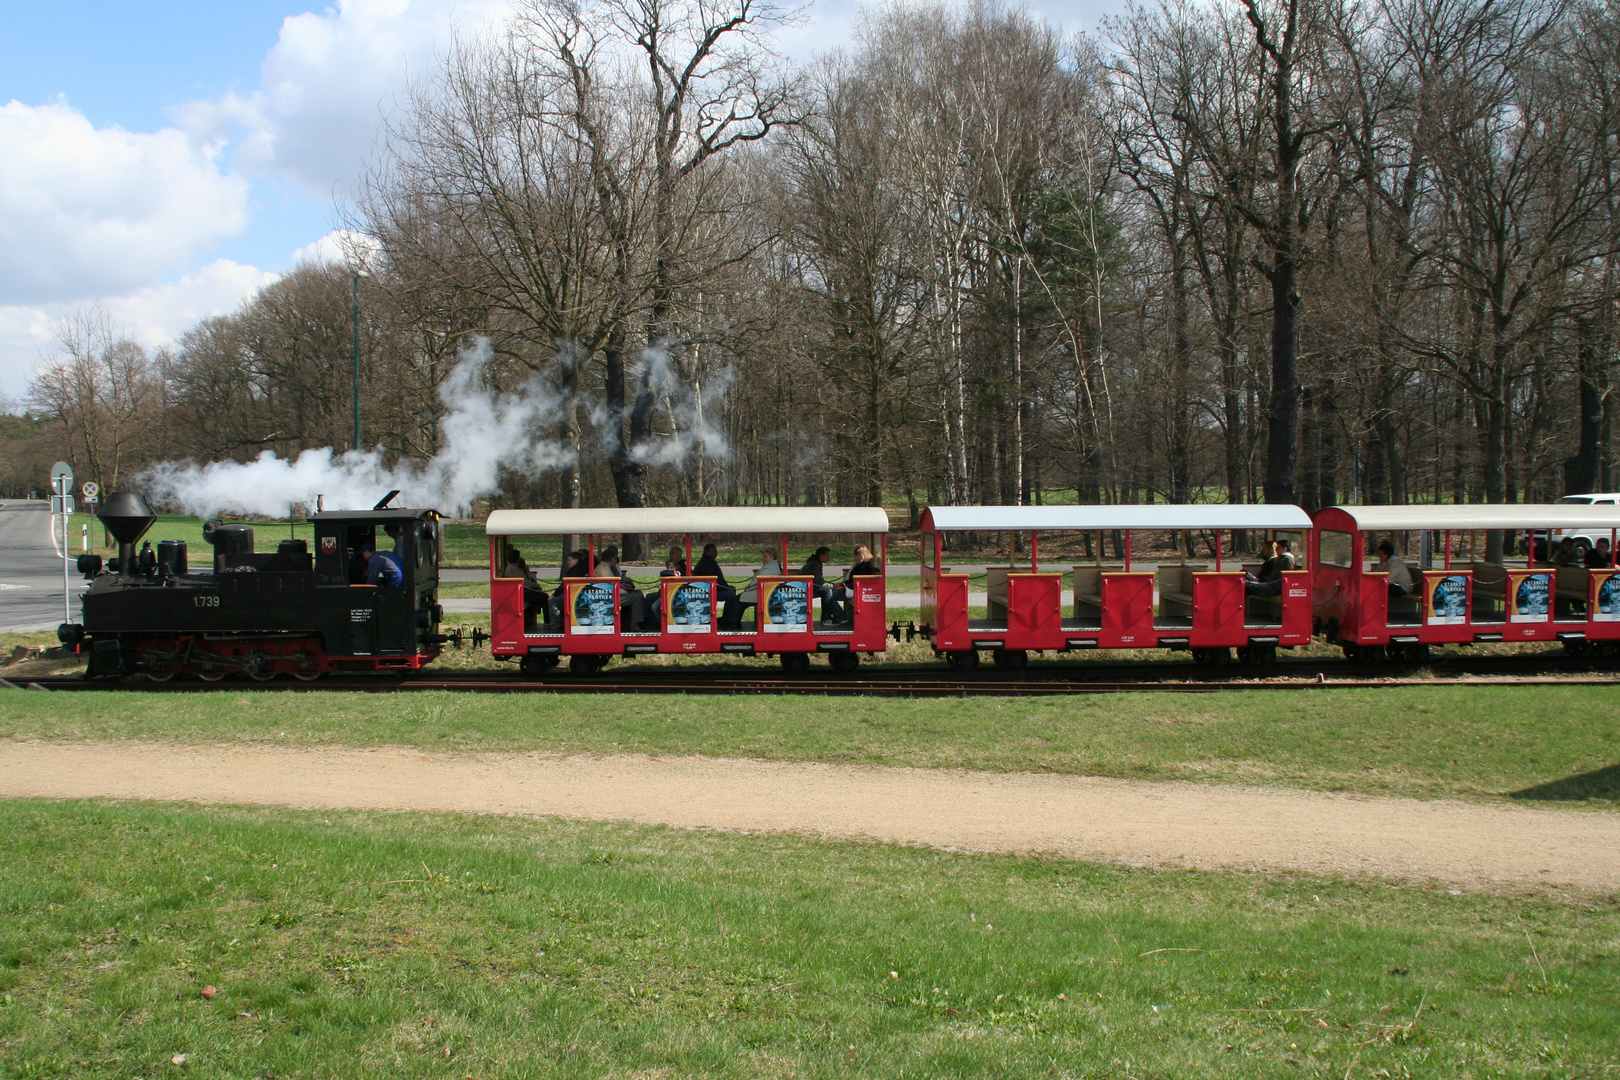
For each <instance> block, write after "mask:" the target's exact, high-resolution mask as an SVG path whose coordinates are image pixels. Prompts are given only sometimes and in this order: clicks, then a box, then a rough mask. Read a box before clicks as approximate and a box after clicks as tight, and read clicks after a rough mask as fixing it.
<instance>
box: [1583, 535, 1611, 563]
mask: <svg viewBox="0 0 1620 1080" xmlns="http://www.w3.org/2000/svg"><path fill="white" fill-rule="evenodd" d="M1610 556H1611V552H1610V551H1609V541H1608V540H1607V538H1605V539H1602V540H1599V541H1598V542H1597V546H1595V547H1593V548H1592V549H1591V550H1590V551H1588V552H1587V553H1586V568H1587V569H1588V570H1607V569H1608V568H1609V566H1610V565H1611V558H1610Z"/></svg>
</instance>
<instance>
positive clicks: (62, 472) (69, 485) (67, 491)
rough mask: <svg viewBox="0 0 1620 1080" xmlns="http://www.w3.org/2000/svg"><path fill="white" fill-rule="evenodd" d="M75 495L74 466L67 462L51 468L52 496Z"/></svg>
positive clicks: (60, 462)
mask: <svg viewBox="0 0 1620 1080" xmlns="http://www.w3.org/2000/svg"><path fill="white" fill-rule="evenodd" d="M72 493H73V466H71V465H69V464H68V463H67V462H65V461H58V462H57V463H56V464H55V465H52V466H51V494H52V495H71V494H72Z"/></svg>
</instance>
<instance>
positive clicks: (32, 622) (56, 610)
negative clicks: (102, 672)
mask: <svg viewBox="0 0 1620 1080" xmlns="http://www.w3.org/2000/svg"><path fill="white" fill-rule="evenodd" d="M68 580H69V583H70V585H71V586H72V589H73V617H74V618H75V619H77V618H78V617H79V593H80V592H81V591H82V590H83V589H84V587H85V585H86V582H85V580H84V579H83V578H82V577H80V576H79V574H78V572H77V571H74V572H72V573H71V574H70V575H69V578H68ZM61 622H62V560H61V558H60V557H58V556H57V554H56V549H55V548H54V547H52V546H51V504H50V503H49V502H44V501H40V500H30V499H16V500H12V501H8V502H4V503H0V633H23V632H27V631H33V630H55V629H56V628H57V626H58V625H60V624H61Z"/></svg>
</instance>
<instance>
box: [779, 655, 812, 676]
mask: <svg viewBox="0 0 1620 1080" xmlns="http://www.w3.org/2000/svg"><path fill="white" fill-rule="evenodd" d="M778 659H780V660H781V661H782V670H783V671H787V672H792V673H793V674H795V675H797V674H799V673H801V672H805V671H809V670H810V654H809V653H802V652H785V653H782V654H781V655H780V657H778Z"/></svg>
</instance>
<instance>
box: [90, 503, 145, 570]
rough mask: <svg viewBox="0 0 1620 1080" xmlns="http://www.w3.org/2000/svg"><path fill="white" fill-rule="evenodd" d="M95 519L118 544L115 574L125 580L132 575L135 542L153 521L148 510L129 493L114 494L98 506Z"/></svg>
mask: <svg viewBox="0 0 1620 1080" xmlns="http://www.w3.org/2000/svg"><path fill="white" fill-rule="evenodd" d="M96 517H97V519H98V520H100V522H101V524H102V525H104V526H106V529H107V531H108V532H110V533H112V535H113V539H114V540H117V541H118V572H119V573H120V574H122V575H123V576H125V577H132V576H134V573H135V541H137V540H139V539H140V538H141V537H142V536H143V535H145V533H146V530H147V529H150V528H151V527H152V522H154V521H156V520H157V517H156V516H155V515H154V514H153V513H152V508H151V507H150V506H147V505H146V500H145V499H143V498H141V497H140V496H139V495H137V494H135V493H134V492H132V491H115V492H114V493H113V494H111V495H109V496H107V501H106V502H104V503H102V504H101V512H100V513H98V514H97V515H96Z"/></svg>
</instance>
